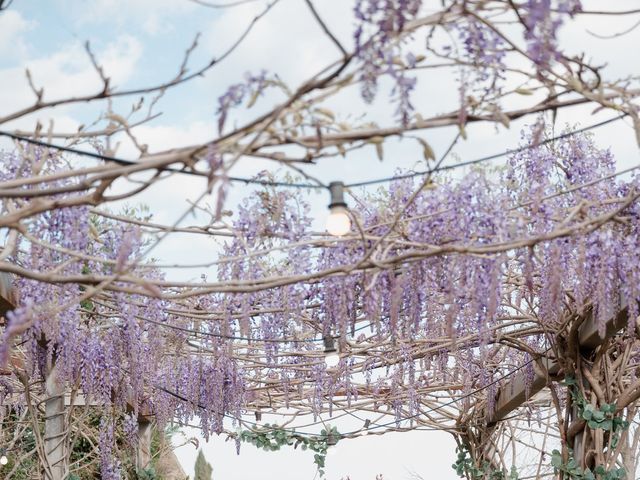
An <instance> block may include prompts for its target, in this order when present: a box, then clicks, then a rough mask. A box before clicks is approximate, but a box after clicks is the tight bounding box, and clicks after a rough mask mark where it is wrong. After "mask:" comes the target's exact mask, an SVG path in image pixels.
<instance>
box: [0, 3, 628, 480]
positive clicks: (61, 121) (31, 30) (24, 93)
mask: <svg viewBox="0 0 640 480" xmlns="http://www.w3.org/2000/svg"><path fill="white" fill-rule="evenodd" d="M315 3H316V5H317V8H318V10H319V12H320V14H321V15H322V16H323V18H325V20H326V21H327V23H328V24H329V25H331V28H332V29H333V31H334V33H336V35H337V36H338V37H339V38H340V39H341V40H342V41H343V42H344V43H345V44H346V45H351V44H352V40H351V31H352V30H353V16H352V12H351V8H352V5H353V2H351V1H347V0H317V1H316V2H315ZM426 3H427V4H429V3H430V4H432V5H434V6H437V5H438V4H439V3H440V2H439V1H433V0H432V1H431V2H426ZM584 3H585V6H586V7H589V6H602V5H603V4H604V3H605V2H598V1H596V0H593V1H586V2H584ZM606 3H607V4H609V3H611V4H614V3H615V5H616V8H619V9H626V8H637V7H638V6H639V3H640V2H638V1H637V0H617V1H616V2H606ZM264 5H265V2H264V1H261V0H260V1H257V2H255V3H252V4H248V5H243V6H240V7H236V8H232V9H223V10H219V9H210V8H205V7H202V6H199V5H197V4H196V3H195V2H192V1H189V0H92V1H87V0H84V1H83V0H48V1H40V2H37V1H28V0H15V1H14V2H13V4H12V5H11V8H10V9H9V10H7V11H6V12H3V13H1V14H0V86H1V87H2V88H0V116H1V115H3V114H6V113H8V112H11V111H13V110H17V109H19V108H23V107H25V106H28V105H29V104H30V103H31V102H33V99H34V97H33V93H32V92H31V91H30V89H29V87H28V85H27V83H26V81H25V68H28V69H29V71H30V73H31V76H32V78H33V81H34V84H35V85H36V87H37V88H39V87H41V86H43V87H44V88H45V98H49V99H52V98H58V97H63V96H65V95H80V94H83V93H89V92H94V91H96V89H97V88H99V79H98V77H97V75H96V73H95V71H94V70H93V69H92V67H91V65H90V62H89V60H88V58H87V55H86V53H85V52H84V44H85V42H87V41H89V42H90V45H91V49H92V51H93V52H94V53H95V55H96V57H97V58H99V59H100V62H101V64H102V65H103V66H104V69H105V71H106V72H108V75H109V76H110V77H111V78H112V84H113V85H117V86H119V87H133V86H141V85H149V84H152V83H155V82H157V81H158V80H166V79H170V78H172V76H174V75H175V74H176V72H177V70H178V67H179V65H180V62H181V61H182V55H183V53H184V51H185V50H186V49H187V48H188V47H189V46H190V45H191V43H192V42H193V40H194V38H195V35H196V33H198V32H199V33H200V37H199V46H198V48H197V49H196V51H195V52H194V54H193V56H192V59H191V60H192V64H193V65H201V64H203V63H206V62H208V60H209V59H210V58H212V57H215V56H219V55H220V54H221V52H224V51H225V50H226V49H227V48H228V47H229V46H230V45H231V44H232V43H233V42H234V40H235V39H236V38H237V37H238V35H240V33H241V32H242V31H243V29H244V28H246V26H247V25H248V23H249V22H250V21H251V19H252V18H253V16H254V15H255V14H256V12H257V11H259V10H260V9H261V8H264ZM634 21H637V18H636V19H634ZM632 23H633V22H632V21H631V20H630V19H622V20H621V19H618V18H606V19H605V20H602V19H598V18H594V17H581V18H580V19H579V20H578V21H576V22H575V24H571V25H570V26H568V27H567V28H565V29H563V30H562V31H561V43H562V44H563V45H564V46H565V48H566V50H567V51H574V52H576V51H582V50H585V51H587V54H588V56H589V57H592V58H593V59H595V60H597V61H598V62H601V63H605V62H607V63H608V66H607V68H606V69H605V72H606V74H607V75H608V76H609V77H610V78H612V77H624V76H625V75H628V74H637V72H638V67H640V57H638V56H637V55H635V54H633V53H632V52H631V50H630V46H636V45H638V44H640V33H639V32H638V31H634V32H632V33H631V34H629V35H627V36H624V37H620V38H613V39H610V40H606V41H596V40H595V39H594V37H593V35H592V33H596V34H611V33H616V32H620V31H624V30H625V29H626V28H628V27H630V26H631V24H632ZM589 32H592V33H589ZM336 58H337V52H336V50H335V48H334V47H333V45H332V44H331V43H330V42H328V41H327V40H326V38H324V37H323V36H322V34H321V32H320V30H319V28H318V26H317V24H316V23H315V22H314V21H313V19H312V18H311V16H310V15H309V12H308V10H307V9H306V7H305V5H304V2H303V0H282V1H281V2H280V3H279V4H278V5H277V6H276V7H275V8H274V9H273V10H272V11H271V12H270V13H269V15H267V16H266V17H264V18H263V19H262V20H261V21H260V22H258V24H257V25H256V27H255V29H254V30H253V31H252V32H251V33H250V35H249V36H248V37H247V39H246V41H245V42H244V43H243V44H242V45H241V46H240V48H238V49H237V50H236V51H235V52H234V54H233V55H232V56H230V57H229V58H228V59H225V60H224V63H223V64H221V65H220V66H219V67H216V68H214V69H212V70H211V71H210V72H209V73H208V74H207V75H205V76H204V77H203V78H198V79H196V80H194V81H192V82H189V83H188V84H185V85H182V86H180V87H178V88H175V89H173V90H171V91H169V92H168V93H167V94H166V95H165V96H164V97H163V98H162V99H161V100H160V101H159V103H158V111H161V112H162V115H161V116H159V117H158V118H156V119H155V120H154V121H152V122H150V123H149V124H147V125H144V126H142V127H140V128H139V131H138V134H139V136H140V139H141V140H142V141H143V142H144V143H147V144H148V145H149V148H150V151H160V150H163V149H166V148H171V147H176V146H182V145H189V144H192V143H196V142H203V141H206V140H207V139H210V138H213V137H214V136H215V134H216V119H215V110H216V105H217V98H218V97H219V96H220V95H221V94H222V93H223V92H224V91H225V90H226V88H227V87H228V86H229V85H231V84H233V83H236V82H238V81H241V80H242V79H243V76H244V75H245V73H246V72H252V73H257V72H259V71H261V70H263V69H264V70H267V71H269V72H277V73H278V75H279V76H280V77H281V78H282V79H283V80H284V81H285V82H287V83H288V84H290V85H296V84H297V83H299V82H300V81H302V80H304V79H305V78H306V76H308V75H309V74H310V73H312V72H314V71H316V70H318V69H319V68H321V67H322V66H324V65H326V64H327V63H329V62H331V61H333V60H335V59H336ZM450 80H451V79H450V78H448V77H446V76H444V75H441V74H437V73H436V74H430V75H429V76H428V77H426V78H424V79H421V82H420V86H419V88H418V91H417V92H416V95H415V103H416V107H417V108H418V110H420V111H422V112H427V113H438V112H444V111H447V110H450V109H451V105H452V102H454V101H455V98H456V96H457V90H456V89H455V88H452V83H451V81H450ZM387 94H388V85H385V84H383V88H382V89H381V94H380V97H379V100H378V101H377V102H375V103H374V104H373V105H365V104H364V103H363V102H362V100H361V99H360V98H359V96H358V95H357V92H354V91H350V92H345V93H344V94H343V95H341V96H339V97H338V98H336V99H335V100H333V101H332V103H330V104H329V107H331V108H333V109H334V110H335V111H336V112H337V114H338V115H341V116H343V118H350V116H354V115H356V116H357V115H365V116H366V118H370V119H372V120H375V121H378V122H379V123H380V124H389V123H390V122H389V121H388V120H389V118H390V117H391V116H392V115H393V107H392V106H391V105H390V104H389V102H388V96H387ZM277 100H278V99H277V98H276V97H270V96H267V97H266V98H264V99H262V100H260V102H259V104H258V105H257V107H256V108H257V111H258V112H259V111H260V109H265V108H267V107H269V106H270V105H272V104H273V103H274V102H276V101H277ZM132 101H133V100H132V99H128V100H123V101H118V102H117V103H116V106H117V107H121V108H126V107H127V106H128V105H129V104H130V103H132ZM100 112H101V109H100V106H98V105H95V106H94V105H75V106H67V107H62V108H57V109H54V110H49V111H45V112H39V113H38V114H35V115H29V116H27V117H24V118H22V119H19V120H18V121H16V122H12V123H11V124H9V125H2V126H1V127H0V128H3V129H27V130H28V129H33V127H34V125H35V122H36V121H37V120H39V121H41V122H42V123H43V124H45V125H47V124H48V122H49V121H51V120H52V121H54V122H55V129H56V130H58V131H73V130H75V129H76V128H77V127H78V125H80V124H88V123H90V122H92V121H94V120H95V118H97V117H98V116H99V115H100ZM254 114H255V113H240V114H239V115H238V116H236V117H235V121H237V122H241V121H242V120H243V119H244V120H246V119H248V118H250V115H254ZM611 116H612V114H611V112H601V113H597V114H595V115H593V114H592V112H591V109H590V108H574V109H571V110H568V111H566V112H561V113H560V116H559V122H558V123H559V124H560V125H564V124H565V123H569V124H572V125H575V124H578V125H582V126H585V125H588V124H591V123H595V122H597V121H599V120H603V119H606V118H610V117H611ZM531 121H532V119H531V118H528V119H524V120H522V121H514V122H512V124H511V126H510V128H509V129H506V128H505V127H503V126H497V127H496V126H495V125H472V126H469V128H468V129H467V132H468V140H467V141H465V142H461V143H459V144H458V145H457V146H456V148H455V149H454V152H453V155H452V156H451V157H450V158H451V159H450V161H449V162H455V161H457V160H469V159H473V158H477V157H480V156H483V155H487V154H493V153H496V152H500V151H504V150H506V149H509V148H513V147H515V146H517V144H518V141H519V138H520V131H521V129H522V128H523V126H524V125H525V124H526V123H527V122H531ZM455 133H456V132H455V131H454V130H452V129H438V130H432V131H429V132H427V133H425V134H424V138H425V139H426V140H427V141H428V142H429V143H430V144H431V145H432V147H433V149H434V150H435V151H436V155H438V154H439V153H442V152H443V151H444V150H445V149H446V146H447V145H448V143H449V142H450V141H451V139H452V138H453V136H454V135H455ZM596 139H597V141H598V143H599V144H600V145H601V146H603V147H610V148H611V149H612V151H613V153H614V155H615V156H616V158H617V159H618V168H619V169H623V168H627V167H629V166H632V165H634V164H636V163H637V159H638V146H637V144H636V143H635V137H634V134H633V131H632V129H631V127H630V126H629V125H628V123H625V122H624V121H622V122H617V123H616V124H613V125H610V126H607V127H603V128H601V129H598V131H597V132H596ZM2 147H5V148H6V147H9V145H8V144H7V143H6V142H4V141H3V140H2V141H0V148H2ZM118 154H119V155H120V156H122V157H130V158H134V151H133V149H132V148H131V146H130V145H127V144H126V142H124V143H123V144H122V145H121V147H120V148H119V150H118ZM421 157H422V154H421V152H420V151H419V150H418V149H416V148H415V146H408V145H407V144H405V143H400V142H398V141H396V140H391V141H390V142H389V143H388V144H387V145H386V146H385V159H384V161H382V162H380V161H379V160H378V159H377V157H376V154H375V151H374V149H373V147H371V148H370V149H365V150H362V151H360V152H358V153H357V154H355V155H350V156H349V157H348V158H346V159H343V158H336V159H331V160H327V161H323V162H321V163H320V164H319V165H318V166H316V167H313V168H311V169H309V173H311V174H312V175H314V176H316V177H317V178H319V179H321V180H322V181H323V182H325V183H328V182H330V181H333V180H342V181H345V182H352V181H362V180H369V179H373V178H381V177H386V176H389V175H392V174H393V173H394V172H395V171H397V169H398V168H404V169H412V168H420V166H421ZM502 161H504V160H502ZM497 163H499V161H498V162H497ZM422 166H424V165H422ZM265 168H269V169H273V165H271V164H265V163H264V162H258V161H251V162H243V163H241V164H240V165H239V166H238V168H237V169H236V170H234V171H233V172H232V173H233V174H235V175H239V176H251V175H254V174H256V173H257V172H259V171H261V170H263V169H265ZM202 188H204V185H203V180H202V179H197V178H190V177H186V176H184V177H175V178H172V180H171V182H166V183H162V184H159V185H157V186H155V187H152V188H151V189H149V190H148V191H147V192H145V193H144V194H143V195H141V196H140V197H139V198H138V199H137V201H139V202H143V203H145V204H148V205H149V206H150V208H151V211H153V212H154V213H155V217H154V218H155V220H157V221H158V222H160V223H173V222H174V221H175V220H176V219H177V218H179V217H180V215H181V214H182V212H183V211H184V210H185V209H186V208H187V207H188V203H187V201H188V200H189V199H193V197H194V195H195V194H194V193H193V192H199V191H202ZM250 193H251V191H250V190H249V189H248V188H247V187H244V186H242V185H234V187H233V189H232V191H231V192H230V194H229V197H228V199H227V206H228V207H229V208H230V209H232V210H233V209H234V208H235V207H236V206H237V204H238V203H239V202H240V201H241V199H242V198H243V197H245V196H246V195H248V194H250ZM300 195H304V196H305V198H306V199H307V200H308V201H309V202H310V203H311V205H312V213H313V215H314V217H315V218H316V219H317V221H316V224H315V225H314V226H315V227H316V228H318V229H320V228H322V222H323V218H324V215H325V214H326V205H327V203H328V198H327V197H326V192H320V193H316V192H306V191H303V192H300ZM207 201H211V202H214V201H215V199H212V198H211V199H207ZM186 222H187V224H188V222H189V219H187V220H186ZM188 241H189V245H188V248H185V247H186V245H185V239H184V238H181V237H179V236H176V238H173V239H167V240H166V241H164V242H163V243H162V244H161V245H160V246H159V248H158V249H157V250H156V251H154V256H156V257H157V258H160V259H161V260H163V261H165V262H172V263H201V262H204V261H207V260H213V259H214V258H215V252H216V251H217V249H218V245H217V244H216V243H215V242H214V241H212V240H211V239H208V238H198V239H191V238H190V239H189V240H188ZM201 273H202V272H201V271H200V270H191V269H177V270H174V271H171V272H170V276H171V278H174V279H180V280H187V279H194V278H199V276H200V274H201ZM273 420H275V419H269V420H268V421H273ZM353 426H354V425H353V422H350V421H344V420H340V421H339V428H340V429H341V430H343V431H344V430H349V429H350V428H353ZM356 426H357V425H356ZM185 436H186V438H191V437H195V438H197V440H198V443H199V445H200V446H201V447H202V448H203V450H204V453H205V456H206V457H207V459H208V460H209V462H210V463H211V464H212V465H213V469H214V478H215V479H216V480H249V479H255V478H278V479H281V480H305V479H308V480H311V479H313V478H314V476H315V466H314V465H313V463H312V458H311V454H310V453H309V452H300V451H297V450H296V451H293V450H290V449H285V450H282V451H280V452H263V451H258V450H256V449H255V448H254V447H252V446H250V445H243V446H242V450H241V454H240V455H239V456H238V455H236V453H235V445H234V444H233V442H225V441H224V439H222V438H216V439H212V440H211V441H209V442H208V443H205V442H204V439H202V438H201V437H200V436H199V435H198V433H197V431H195V430H192V429H187V430H186V431H185ZM179 440H180V439H179V438H176V443H180V442H179ZM196 454H197V449H196V448H195V447H194V445H193V443H191V442H189V443H187V444H186V445H184V446H182V447H180V448H178V450H177V455H178V458H179V459H180V461H181V462H182V464H183V467H184V469H185V471H186V472H187V473H190V474H192V471H193V463H194V461H195V457H196ZM454 459H455V444H454V442H453V438H452V437H451V436H450V435H449V434H446V433H443V432H432V431H416V432H411V433H390V434H386V435H384V436H366V437H363V438H357V439H354V440H346V441H343V442H341V443H340V444H339V446H338V448H337V449H336V453H335V455H333V456H331V457H330V458H329V459H328V467H327V475H326V478H327V479H328V480H339V479H341V478H346V477H347V476H349V477H350V479H351V480H374V479H375V477H376V475H378V474H383V475H384V479H385V480H404V479H412V478H413V479H415V478H417V477H416V475H421V476H422V477H423V478H424V479H425V480H426V479H431V478H437V479H443V480H449V479H454V478H457V476H456V475H455V473H454V472H453V470H452V469H451V463H452V462H453V461H454Z"/></svg>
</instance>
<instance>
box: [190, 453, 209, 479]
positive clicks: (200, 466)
mask: <svg viewBox="0 0 640 480" xmlns="http://www.w3.org/2000/svg"><path fill="white" fill-rule="evenodd" d="M212 473H213V468H211V465H210V464H209V462H207V461H206V460H205V458H204V454H203V453H202V450H199V451H198V458H196V466H195V476H194V479H193V480H211V474H212Z"/></svg>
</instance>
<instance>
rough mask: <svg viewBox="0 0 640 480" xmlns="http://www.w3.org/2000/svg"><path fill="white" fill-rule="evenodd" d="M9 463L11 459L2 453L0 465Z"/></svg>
mask: <svg viewBox="0 0 640 480" xmlns="http://www.w3.org/2000/svg"><path fill="white" fill-rule="evenodd" d="M7 463H9V459H8V458H7V456H6V455H2V456H1V457H0V465H6V464H7Z"/></svg>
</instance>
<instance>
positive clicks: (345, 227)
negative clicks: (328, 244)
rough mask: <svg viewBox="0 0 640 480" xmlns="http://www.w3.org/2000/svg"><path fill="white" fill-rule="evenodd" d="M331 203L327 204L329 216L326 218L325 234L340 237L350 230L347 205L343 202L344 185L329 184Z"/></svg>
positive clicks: (338, 183) (337, 183) (340, 183)
mask: <svg viewBox="0 0 640 480" xmlns="http://www.w3.org/2000/svg"><path fill="white" fill-rule="evenodd" d="M329 193H330V194H331V203H329V216H328V217H327V232H329V234H331V235H333V236H336V237H340V236H342V235H346V234H347V233H349V231H350V230H351V218H349V211H348V210H347V204H346V203H345V201H344V183H342V182H331V183H330V184H329Z"/></svg>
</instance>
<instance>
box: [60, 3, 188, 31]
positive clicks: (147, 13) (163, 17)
mask: <svg viewBox="0 0 640 480" xmlns="http://www.w3.org/2000/svg"><path fill="white" fill-rule="evenodd" d="M59 4H60V5H61V6H62V7H63V8H64V7H69V8H72V10H71V11H72V18H73V19H74V21H75V23H76V24H77V25H81V26H83V25H91V24H108V25H109V26H110V27H113V26H114V25H118V26H122V25H125V24H127V25H129V24H131V25H142V26H143V30H145V31H147V33H151V34H155V33H156V32H155V31H154V29H153V28H151V26H153V25H155V26H156V27H158V26H163V25H167V24H168V23H167V22H168V21H169V20H171V18H172V17H174V16H175V15H176V14H181V13H188V12H191V11H192V10H193V9H194V8H198V7H197V6H196V4H195V3H193V2H190V1H187V0H92V1H91V2H80V3H79V2H77V1H75V0H60V1H59ZM145 25H146V26H145ZM148 29H150V31H148Z"/></svg>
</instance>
